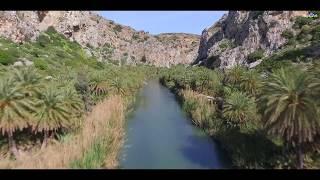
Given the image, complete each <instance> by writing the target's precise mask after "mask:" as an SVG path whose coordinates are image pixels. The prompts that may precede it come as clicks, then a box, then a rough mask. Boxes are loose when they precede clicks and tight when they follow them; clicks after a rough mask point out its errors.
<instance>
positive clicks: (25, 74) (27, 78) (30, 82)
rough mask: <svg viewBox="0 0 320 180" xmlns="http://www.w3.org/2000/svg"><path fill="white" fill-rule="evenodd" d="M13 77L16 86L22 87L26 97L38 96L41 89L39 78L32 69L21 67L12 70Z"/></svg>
mask: <svg viewBox="0 0 320 180" xmlns="http://www.w3.org/2000/svg"><path fill="white" fill-rule="evenodd" d="M13 77H14V80H15V81H16V82H18V85H19V86H21V87H22V89H23V91H24V92H25V94H26V95H27V96H32V95H39V94H40V93H39V90H40V88H41V87H42V85H41V83H40V80H41V77H40V76H39V74H38V73H36V71H35V69H34V68H32V67H22V68H19V69H17V68H14V69H13Z"/></svg>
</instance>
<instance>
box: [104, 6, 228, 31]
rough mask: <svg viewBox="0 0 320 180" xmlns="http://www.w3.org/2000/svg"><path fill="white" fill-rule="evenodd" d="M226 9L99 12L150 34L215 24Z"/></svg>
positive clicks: (200, 27)
mask: <svg viewBox="0 0 320 180" xmlns="http://www.w3.org/2000/svg"><path fill="white" fill-rule="evenodd" d="M225 13H226V11H100V12H99V14H100V15H101V16H103V17H105V18H106V19H109V20H113V21H115V22H116V23H119V24H123V25H127V26H131V27H132V28H134V29H136V30H138V31H140V30H143V31H146V32H149V33H150V34H159V33H173V32H174V33H180V32H182V33H192V34H199V35H200V34H201V32H202V30H203V29H204V28H206V27H208V26H211V25H212V24H214V23H215V22H216V21H217V20H219V19H220V18H221V17H222V15H223V14H225Z"/></svg>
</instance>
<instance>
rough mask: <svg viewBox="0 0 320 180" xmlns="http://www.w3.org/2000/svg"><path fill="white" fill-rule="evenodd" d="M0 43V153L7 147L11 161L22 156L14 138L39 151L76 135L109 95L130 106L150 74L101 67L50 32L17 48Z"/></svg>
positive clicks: (144, 70) (147, 69)
mask: <svg viewBox="0 0 320 180" xmlns="http://www.w3.org/2000/svg"><path fill="white" fill-rule="evenodd" d="M0 44H1V45H2V46H4V47H6V48H4V50H0V63H1V64H0V74H1V76H0V130H1V132H2V136H0V148H2V149H0V151H1V153H3V151H4V150H3V147H4V146H5V144H8V147H9V148H8V149H9V150H10V151H9V157H11V155H13V156H12V157H13V159H16V158H18V157H19V156H20V152H21V151H23V150H22V149H19V147H18V144H17V143H16V139H17V138H18V139H20V140H21V138H22V141H23V142H21V143H20V147H21V146H24V145H26V144H28V142H30V141H31V142H32V146H33V147H31V148H33V149H34V148H35V147H36V146H38V145H39V143H37V141H39V140H40V141H41V148H40V149H41V150H44V149H45V147H46V146H47V145H48V144H49V139H56V140H58V141H60V139H61V138H62V137H63V136H67V135H68V134H72V133H73V134H76V133H78V132H79V131H80V130H81V128H82V126H83V124H84V120H85V115H88V114H89V113H90V112H91V111H92V109H93V108H94V106H95V105H96V104H98V103H99V102H102V101H103V100H105V99H106V98H108V97H109V96H112V95H120V96H121V97H123V98H124V100H126V101H127V102H131V101H133V97H134V94H135V93H136V92H137V90H138V89H140V87H141V86H142V83H143V80H144V79H145V77H146V76H147V75H146V74H147V73H149V72H151V69H153V68H152V67H149V66H135V67H131V66H126V65H123V66H121V67H119V66H117V65H114V63H113V61H108V62H106V63H102V62H99V61H97V57H90V56H87V55H86V54H85V52H84V49H83V48H81V46H80V45H79V44H78V43H76V42H71V41H69V40H67V39H66V38H65V37H64V36H63V35H60V34H59V33H57V32H56V31H55V30H54V28H52V27H50V28H49V29H48V30H47V31H46V32H44V33H42V34H41V35H40V36H39V37H38V39H37V41H36V42H26V43H24V44H22V45H19V44H16V43H13V42H12V41H10V40H7V39H0ZM21 58H22V60H23V59H29V60H31V61H32V62H33V65H32V66H26V65H21V66H15V65H13V64H14V63H15V62H17V61H21ZM147 77H151V76H147ZM4 137H6V139H7V140H4ZM34 139H35V140H34ZM29 149H30V148H29Z"/></svg>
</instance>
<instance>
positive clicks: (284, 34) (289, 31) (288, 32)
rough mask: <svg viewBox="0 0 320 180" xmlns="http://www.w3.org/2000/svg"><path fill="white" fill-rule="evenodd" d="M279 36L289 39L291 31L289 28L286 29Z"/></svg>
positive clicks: (291, 36)
mask: <svg viewBox="0 0 320 180" xmlns="http://www.w3.org/2000/svg"><path fill="white" fill-rule="evenodd" d="M281 36H282V37H284V38H286V39H291V38H293V32H292V31H291V30H289V29H287V30H285V31H283V32H282V34H281Z"/></svg>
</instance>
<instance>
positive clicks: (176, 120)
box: [120, 80, 230, 169]
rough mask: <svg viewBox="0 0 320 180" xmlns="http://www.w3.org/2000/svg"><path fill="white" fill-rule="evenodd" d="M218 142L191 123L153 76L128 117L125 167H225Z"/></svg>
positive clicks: (122, 162)
mask: <svg viewBox="0 0 320 180" xmlns="http://www.w3.org/2000/svg"><path fill="white" fill-rule="evenodd" d="M229 164H230V163H229V161H228V158H227V157H226V155H225V153H224V152H223V151H222V149H221V148H220V147H219V145H218V144H217V143H216V142H215V141H214V140H212V138H210V137H209V136H208V135H206V134H205V133H204V132H203V131H202V130H201V129H199V128H197V127H195V126H194V125H192V123H191V120H190V119H189V118H188V117H187V116H186V114H185V113H184V112H183V111H182V109H181V107H180V105H179V103H178V102H177V101H176V98H175V95H174V94H173V93H171V92H170V91H169V90H168V89H167V88H165V87H163V86H162V85H161V84H160V83H159V82H158V81H156V80H153V81H150V82H148V84H147V85H146V86H145V87H144V88H143V90H142V91H141V92H140V94H139V101H138V103H137V105H136V108H135V111H134V112H133V114H132V115H131V117H130V118H129V119H128V120H127V133H126V140H125V143H124V146H123V149H122V152H121V156H120V168H122V169H226V168H228V167H230V165H229Z"/></svg>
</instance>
